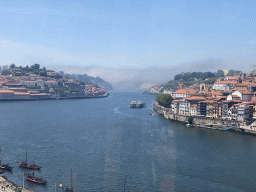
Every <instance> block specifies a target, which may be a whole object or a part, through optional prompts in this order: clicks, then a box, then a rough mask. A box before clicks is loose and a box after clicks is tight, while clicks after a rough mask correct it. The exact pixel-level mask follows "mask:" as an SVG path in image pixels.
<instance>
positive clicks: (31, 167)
mask: <svg viewBox="0 0 256 192" xmlns="http://www.w3.org/2000/svg"><path fill="white" fill-rule="evenodd" d="M17 164H18V165H19V166H20V167H22V168H26V169H38V170H39V169H40V168H42V167H40V166H38V165H35V164H28V163H27V148H26V160H25V161H22V162H21V163H18V162H17Z"/></svg>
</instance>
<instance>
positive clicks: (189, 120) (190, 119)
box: [188, 116, 193, 124]
mask: <svg viewBox="0 0 256 192" xmlns="http://www.w3.org/2000/svg"><path fill="white" fill-rule="evenodd" d="M188 123H189V124H192V123H193V117H191V116H189V117H188Z"/></svg>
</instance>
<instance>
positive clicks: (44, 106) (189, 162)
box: [0, 91, 256, 192]
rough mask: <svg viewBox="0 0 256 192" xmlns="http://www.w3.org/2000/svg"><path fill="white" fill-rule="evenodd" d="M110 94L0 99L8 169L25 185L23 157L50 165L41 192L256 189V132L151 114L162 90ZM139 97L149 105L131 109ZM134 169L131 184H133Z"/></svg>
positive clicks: (44, 172)
mask: <svg viewBox="0 0 256 192" xmlns="http://www.w3.org/2000/svg"><path fill="white" fill-rule="evenodd" d="M110 94H111V95H110V96H109V97H108V98H102V99H77V100H49V101H24V102H2V103H0V130H1V131H0V145H1V149H2V150H1V159H2V162H3V163H11V165H12V166H13V167H14V168H13V171H12V172H8V173H5V175H6V176H7V177H8V178H9V179H10V180H12V181H13V182H15V183H17V184H18V185H20V186H22V183H23V175H22V174H23V172H25V173H28V172H29V171H28V170H26V169H22V168H19V166H18V165H17V164H16V163H15V161H17V162H20V161H22V160H24V159H25V153H26V148H27V151H28V163H33V162H35V163H36V164H38V165H40V166H42V169H41V170H40V171H35V175H36V176H39V177H42V178H43V179H45V180H47V181H48V183H47V185H46V186H40V185H36V184H33V183H29V182H27V181H25V182H24V183H25V187H28V188H32V189H34V190H36V191H39V192H40V191H55V183H56V186H57V189H56V191H62V189H61V188H60V187H58V186H59V184H62V185H63V186H67V185H70V178H71V176H70V172H71V169H72V171H73V185H74V187H75V190H76V191H80V192H82V191H97V192H98V191H106V192H109V191H112V192H114V191H118V192H120V191H124V190H125V191H126V192H128V191H130V192H133V191H149V192H150V191H152V192H154V191H161V192H165V191H255V190H256V189H255V186H256V180H255V179H256V175H255V167H256V155H255V153H256V152H255V149H256V137H255V136H251V135H243V134H238V133H234V132H224V131H223V132H222V131H217V130H208V129H200V128H191V127H186V126H184V125H181V124H180V123H177V122H170V121H168V120H166V119H164V118H163V117H162V116H151V115H149V114H150V113H152V112H153V102H154V100H155V96H154V95H148V94H142V92H141V91H110ZM131 101H143V102H145V103H146V105H147V107H146V108H143V109H131V108H129V103H130V102H131ZM125 176H126V183H125Z"/></svg>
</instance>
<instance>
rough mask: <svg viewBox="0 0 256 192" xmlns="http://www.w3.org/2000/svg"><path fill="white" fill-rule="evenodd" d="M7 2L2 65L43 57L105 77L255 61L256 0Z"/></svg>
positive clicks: (0, 36)
mask: <svg viewBox="0 0 256 192" xmlns="http://www.w3.org/2000/svg"><path fill="white" fill-rule="evenodd" d="M0 8H1V12H0V18H1V23H0V26H1V28H0V54H1V55H0V65H6V64H11V63H15V64H16V65H18V66H20V65H22V66H25V65H31V64H34V63H36V62H37V63H39V64H41V66H46V67H47V68H49V67H53V66H55V69H56V70H57V69H61V67H63V68H65V69H66V71H68V70H69V71H74V72H77V73H79V72H80V73H84V72H87V73H92V74H94V75H95V74H96V73H97V70H98V69H101V72H100V70H99V72H98V75H100V74H103V72H102V71H105V76H107V75H106V74H109V73H110V71H111V70H112V71H114V73H117V71H118V70H119V71H120V70H121V71H123V72H125V71H127V72H128V71H131V72H132V73H134V71H137V72H136V74H138V76H143V75H145V73H146V71H147V72H151V71H150V70H152V73H150V74H151V75H152V76H155V77H157V76H159V78H162V77H163V76H164V75H161V73H159V72H160V71H161V70H162V71H164V74H166V76H173V74H175V73H176V71H177V70H178V68H179V69H180V71H202V70H203V71H209V70H215V69H218V68H223V69H224V68H227V69H229V68H234V69H242V70H251V69H252V67H251V65H253V64H255V55H256V54H255V45H256V34H255V32H256V30H255V28H256V25H255V21H256V1H253V0H250V1H249V0H247V1H246V0H243V1H242V0H240V1H236V0H232V1H231V0H230V1H218V0H212V1H207V0H204V1H203V0H198V1H195V0H180V1H179V0H177V1H170V0H166V1H164V0H162V1H161V0H151V1H150V0H125V1H122V0H102V1H100V0H92V1H85V0H81V1H78V0H73V1H64V0H63V1H52V0H45V1H42V0H41V1H40V0H37V1H32V0H31V1H29V0H20V1H18V0H17V1H12V0H8V1H1V2H0ZM88 68H90V69H94V71H88ZM123 68H125V70H123ZM154 68H155V72H157V73H155V74H154V73H153V72H154ZM156 68H157V70H156ZM174 69H176V71H175V70H174ZM86 70H87V71H86ZM159 70H160V71H159ZM106 71H107V72H106ZM114 73H112V75H114ZM119 75H120V74H119ZM148 75H149V74H148ZM148 75H146V76H148ZM103 76H104V75H103ZM121 76H122V75H121ZM118 78H119V77H118Z"/></svg>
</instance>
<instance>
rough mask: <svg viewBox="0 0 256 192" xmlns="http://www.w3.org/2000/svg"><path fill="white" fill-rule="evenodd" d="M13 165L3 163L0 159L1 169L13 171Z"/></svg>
mask: <svg viewBox="0 0 256 192" xmlns="http://www.w3.org/2000/svg"><path fill="white" fill-rule="evenodd" d="M12 168H13V167H11V166H10V165H9V164H1V160H0V169H4V170H7V171H11V170H12Z"/></svg>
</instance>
